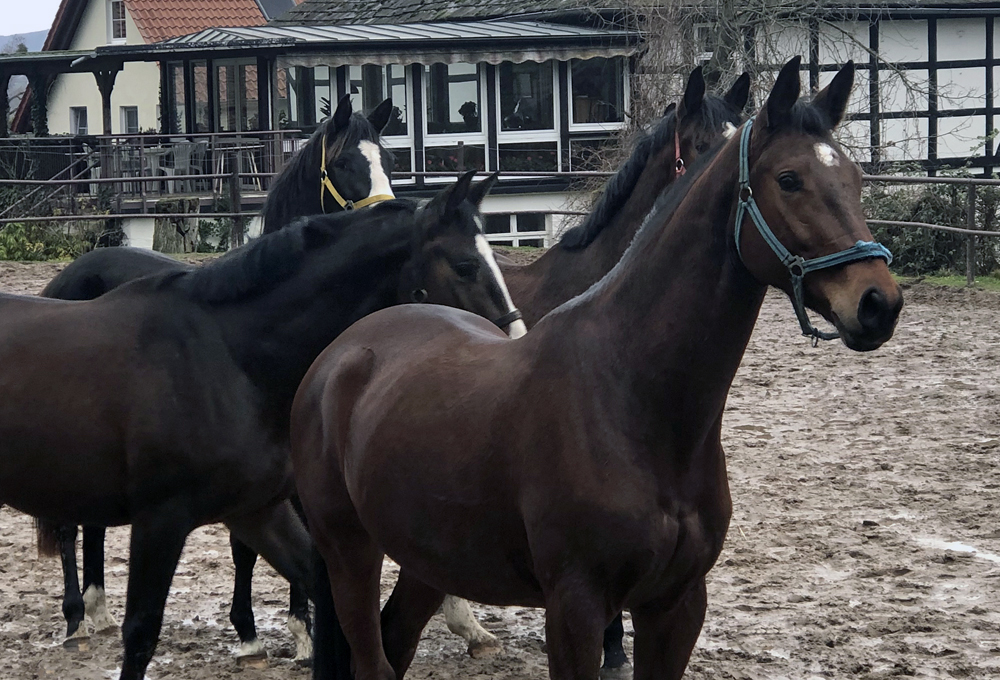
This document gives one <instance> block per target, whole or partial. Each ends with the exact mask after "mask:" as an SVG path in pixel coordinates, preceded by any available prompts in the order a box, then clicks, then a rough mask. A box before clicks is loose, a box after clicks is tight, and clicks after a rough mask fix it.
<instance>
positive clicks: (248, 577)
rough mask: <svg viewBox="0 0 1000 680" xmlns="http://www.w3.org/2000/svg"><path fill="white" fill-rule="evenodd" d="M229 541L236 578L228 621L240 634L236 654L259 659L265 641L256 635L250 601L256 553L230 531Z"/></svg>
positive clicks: (242, 658) (264, 653) (243, 658)
mask: <svg viewBox="0 0 1000 680" xmlns="http://www.w3.org/2000/svg"><path fill="white" fill-rule="evenodd" d="M229 545H230V548H231V549H232V553H233V567H234V568H235V571H236V578H235V579H234V583H233V604H232V606H231V607H230V608H229V621H230V622H231V623H232V624H233V628H235V629H236V634H237V635H238V636H239V637H240V649H239V651H238V652H236V658H237V660H239V661H240V662H241V663H242V662H248V661H250V662H253V661H262V660H263V659H266V658H267V651H266V650H265V649H264V645H262V644H261V642H260V640H258V639H257V626H256V624H255V623H254V618H253V605H252V603H251V601H250V600H251V594H252V593H251V581H252V580H253V568H254V565H255V564H257V553H255V552H254V551H253V548H250V547H249V546H247V544H246V543H243V542H242V541H241V540H240V539H238V538H236V537H235V536H234V535H232V534H229Z"/></svg>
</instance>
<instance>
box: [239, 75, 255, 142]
mask: <svg viewBox="0 0 1000 680" xmlns="http://www.w3.org/2000/svg"><path fill="white" fill-rule="evenodd" d="M239 94H240V130H259V129H260V110H259V108H258V107H257V65H256V64H250V65H245V66H240V92H239Z"/></svg>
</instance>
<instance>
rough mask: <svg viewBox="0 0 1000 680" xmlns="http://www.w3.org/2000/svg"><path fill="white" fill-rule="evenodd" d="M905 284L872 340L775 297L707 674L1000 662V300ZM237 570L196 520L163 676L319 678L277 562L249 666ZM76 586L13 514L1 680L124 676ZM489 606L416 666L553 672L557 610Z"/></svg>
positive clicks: (710, 626)
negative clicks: (807, 328) (473, 644)
mask: <svg viewBox="0 0 1000 680" xmlns="http://www.w3.org/2000/svg"><path fill="white" fill-rule="evenodd" d="M59 268H60V265H53V264H12V263H0V290H3V291H7V292H20V293H33V292H36V291H38V290H39V289H40V288H41V286H42V285H43V284H44V283H45V281H47V280H48V279H49V278H50V277H51V276H52V275H53V274H55V272H56V271H58V269H59ZM906 296H907V303H906V307H905V309H904V310H903V314H902V317H901V320H900V325H899V329H898V331H897V334H896V338H895V339H894V340H893V341H892V342H891V343H889V345H887V346H886V347H884V348H882V349H881V350H879V351H877V352H873V353H870V354H864V355H861V354H854V353H852V352H850V351H849V350H847V349H846V348H844V347H843V346H842V345H839V344H824V345H822V346H820V347H818V348H815V349H814V348H812V347H811V346H810V345H809V343H808V342H807V341H806V340H804V339H801V338H799V337H797V326H796V323H795V320H794V317H793V315H792V312H791V309H790V306H789V304H788V302H787V300H785V299H783V298H782V297H781V296H779V295H776V294H774V295H769V296H768V299H767V301H766V302H765V304H764V308H763V311H762V313H761V318H760V321H759V323H758V327H757V332H756V333H755V334H754V336H753V339H752V340H751V343H750V348H749V350H748V352H747V355H746V358H745V359H744V362H743V367H742V368H741V369H740V372H739V374H738V375H737V377H736V381H735V384H734V386H733V390H732V394H731V398H730V401H729V406H728V408H727V414H726V426H725V430H724V438H725V439H724V440H725V444H726V448H727V451H728V457H729V464H730V484H731V488H732V494H733V502H734V506H735V507H734V515H733V523H732V526H731V528H730V531H729V539H728V541H727V543H726V546H725V549H724V551H723V553H722V556H721V558H720V560H719V564H718V565H717V566H716V568H715V569H714V570H713V571H712V573H711V575H710V578H709V600H710V604H709V611H708V619H707V622H706V625H705V628H704V631H703V634H702V636H701V639H700V640H699V642H698V646H697V648H696V650H695V652H694V656H693V658H692V661H691V665H690V667H689V671H688V674H687V677H689V678H693V679H697V680H707V679H708V678H712V679H713V680H725V679H730V678H732V679H739V680H744V679H751V680H758V679H759V680H777V679H779V678H789V679H794V680H810V679H818V678H867V679H874V678H888V677H896V676H904V677H919V678H997V677H1000V606H998V605H1000V589H998V577H1000V522H998V521H997V520H998V516H1000V473H998V471H997V457H998V454H1000V337H998V336H1000V323H998V322H1000V296H997V295H994V294H989V293H983V292H975V291H973V292H969V291H959V290H945V289H939V288H932V287H927V286H922V285H918V286H915V287H912V288H910V289H908V290H907V291H906ZM127 542H128V529H127V528H118V529H112V530H111V531H109V534H108V546H107V555H108V562H107V572H108V593H109V599H110V602H111V607H112V611H113V613H114V614H115V615H116V616H117V617H118V618H119V619H120V618H121V615H122V612H123V608H124V595H125V577H126V573H127V567H128V563H127V557H128V556H127V553H126V546H127ZM386 573H387V576H389V578H387V579H386V580H385V581H384V585H385V586H386V589H387V588H388V586H389V584H391V573H392V572H391V568H390V569H387V571H386ZM232 575H233V570H232V563H231V560H230V558H229V546H228V541H227V536H226V533H225V531H224V530H222V529H221V528H220V527H218V526H210V527H204V528H202V529H200V530H198V531H197V532H196V533H195V534H193V535H192V536H191V538H190V539H189V541H188V544H187V548H186V549H185V552H184V556H183V558H182V561H181V564H180V566H179V568H178V571H177V575H176V577H175V578H174V582H173V589H172V592H171V597H170V599H169V601H168V606H167V612H166V620H165V623H164V628H163V632H162V635H161V638H160V645H159V648H158V650H157V654H156V657H155V659H154V661H153V664H152V665H151V666H150V670H149V675H148V677H149V678H151V679H153V680H160V679H165V678H178V679H181V678H183V679H192V680H195V679H201V680H207V679H211V680H229V679H231V678H240V679H242V680H264V679H268V680H271V679H277V678H282V679H285V678H288V679H296V680H302V679H305V678H308V677H309V673H308V671H307V670H305V669H302V668H299V667H296V666H295V665H294V664H293V662H292V661H291V660H290V656H291V653H292V641H291V637H290V636H289V634H288V633H287V631H286V630H285V627H284V618H285V608H286V606H287V586H286V585H285V584H284V583H283V582H282V581H281V580H280V579H279V578H278V577H276V576H275V575H274V573H273V572H272V571H271V570H270V569H269V568H268V567H267V566H266V565H260V566H258V576H257V579H256V581H255V588H256V590H255V595H256V598H255V607H256V611H257V615H258V616H257V622H258V628H259V630H260V631H261V637H262V639H263V640H264V642H265V644H266V645H267V647H268V649H269V650H270V653H271V659H270V664H269V666H268V667H267V668H264V669H241V668H239V667H238V666H237V664H236V663H235V661H234V659H233V656H232V652H233V650H234V648H235V642H236V635H235V633H234V632H233V630H232V628H231V627H230V626H229V623H228V609H229V602H230V592H231V588H232ZM61 584H62V577H61V574H60V570H59V565H58V562H57V561H54V560H39V559H38V557H37V555H36V552H35V546H34V536H33V533H32V525H31V521H30V519H29V518H26V517H24V516H22V515H20V514H19V513H16V512H14V511H11V510H9V509H3V510H0V650H2V651H0V678H2V679H3V680H6V679H7V678H11V679H14V678H17V679H27V678H81V679H86V680H92V679H96V678H115V677H117V674H116V673H115V671H116V669H118V668H119V667H120V664H121V641H120V639H119V637H118V636H117V635H115V636H105V637H94V638H93V639H92V640H91V645H90V647H89V649H87V650H86V651H70V650H66V649H64V648H63V647H62V645H61V642H62V635H63V630H64V629H63V620H62V615H61V612H60V601H61V587H62V586H61ZM477 610H478V613H479V616H480V619H481V620H482V621H483V622H484V624H485V625H486V627H487V628H489V629H490V630H492V631H494V632H495V633H496V634H497V635H499V636H500V637H501V639H502V641H503V642H504V644H505V646H506V649H505V651H504V653H503V654H501V655H499V656H497V657H494V658H491V659H480V660H474V659H471V658H469V657H468V656H467V655H466V654H465V652H464V645H463V643H462V642H461V641H460V640H458V639H457V638H455V637H454V636H452V635H451V634H449V633H448V632H447V630H446V629H445V628H444V625H443V621H442V620H441V618H440V617H436V618H435V619H434V620H433V621H432V624H431V625H430V627H429V628H428V630H427V631H426V634H425V638H424V641H423V642H422V644H421V647H420V650H419V652H418V656H417V659H416V662H415V664H414V667H413V670H412V671H411V673H410V674H409V676H408V677H410V678H414V679H422V678H435V679H439V680H440V679H448V678H475V679H483V680H485V679H486V678H497V679H514V678H544V677H546V665H545V656H544V647H543V639H544V636H543V632H542V625H543V614H542V612H540V611H537V610H530V609H522V608H507V609H501V608H493V607H477ZM626 627H627V628H628V627H629V623H628V622H627V621H626ZM629 644H630V639H629Z"/></svg>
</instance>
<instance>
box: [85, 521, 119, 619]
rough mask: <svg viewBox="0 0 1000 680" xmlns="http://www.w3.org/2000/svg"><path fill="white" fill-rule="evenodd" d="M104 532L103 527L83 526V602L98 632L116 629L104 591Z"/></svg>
mask: <svg viewBox="0 0 1000 680" xmlns="http://www.w3.org/2000/svg"><path fill="white" fill-rule="evenodd" d="M104 534H105V529H104V527H83V602H84V604H85V605H87V616H89V617H90V621H91V623H93V624H94V631H96V632H98V633H110V632H112V631H116V630H118V622H117V621H116V620H115V617H113V616H111V613H110V612H109V611H108V600H107V596H106V595H105V593H104Z"/></svg>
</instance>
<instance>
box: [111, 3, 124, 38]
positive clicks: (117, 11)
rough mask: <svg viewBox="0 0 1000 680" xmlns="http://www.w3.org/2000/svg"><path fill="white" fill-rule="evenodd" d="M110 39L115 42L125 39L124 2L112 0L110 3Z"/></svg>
mask: <svg viewBox="0 0 1000 680" xmlns="http://www.w3.org/2000/svg"><path fill="white" fill-rule="evenodd" d="M111 37H112V38H113V39H115V40H124V39H125V2H124V0H112V2H111Z"/></svg>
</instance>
